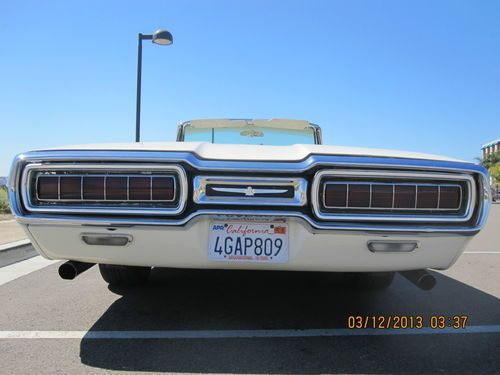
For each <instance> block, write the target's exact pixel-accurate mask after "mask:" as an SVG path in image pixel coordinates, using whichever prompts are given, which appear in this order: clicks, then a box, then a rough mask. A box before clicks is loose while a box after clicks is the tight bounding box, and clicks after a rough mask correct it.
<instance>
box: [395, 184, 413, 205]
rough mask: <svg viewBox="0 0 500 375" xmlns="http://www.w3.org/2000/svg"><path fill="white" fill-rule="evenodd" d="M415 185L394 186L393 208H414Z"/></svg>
mask: <svg viewBox="0 0 500 375" xmlns="http://www.w3.org/2000/svg"><path fill="white" fill-rule="evenodd" d="M416 190H417V187H416V186H415V185H396V186H395V187H394V208H415V199H416V193H417V192H416Z"/></svg>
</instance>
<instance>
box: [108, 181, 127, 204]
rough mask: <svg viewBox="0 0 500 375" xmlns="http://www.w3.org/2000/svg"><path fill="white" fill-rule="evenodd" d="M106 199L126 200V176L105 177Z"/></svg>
mask: <svg viewBox="0 0 500 375" xmlns="http://www.w3.org/2000/svg"><path fill="white" fill-rule="evenodd" d="M106 199H107V200H122V201H125V200H127V177H106Z"/></svg>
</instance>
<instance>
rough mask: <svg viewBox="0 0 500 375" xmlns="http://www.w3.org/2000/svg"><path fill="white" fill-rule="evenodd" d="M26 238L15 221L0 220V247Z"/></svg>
mask: <svg viewBox="0 0 500 375" xmlns="http://www.w3.org/2000/svg"><path fill="white" fill-rule="evenodd" d="M26 238H27V237H26V233H24V231H23V230H22V228H21V227H20V226H19V224H17V223H16V221H15V220H12V219H11V220H0V245H3V244H6V243H9V242H14V241H19V240H24V239H26Z"/></svg>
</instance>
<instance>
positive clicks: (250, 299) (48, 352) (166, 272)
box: [0, 205, 500, 374]
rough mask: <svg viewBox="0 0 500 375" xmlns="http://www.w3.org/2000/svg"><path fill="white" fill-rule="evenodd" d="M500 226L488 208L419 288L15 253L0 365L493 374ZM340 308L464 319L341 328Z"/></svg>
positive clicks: (345, 314)
mask: <svg viewBox="0 0 500 375" xmlns="http://www.w3.org/2000/svg"><path fill="white" fill-rule="evenodd" d="M499 228H500V205H494V206H493V209H492V213H491V216H490V218H489V221H488V224H487V227H486V228H485V230H484V231H483V232H482V233H481V234H480V235H479V236H477V237H476V238H475V239H474V240H473V241H472V242H471V244H470V246H469V248H468V249H467V251H466V253H465V254H463V255H462V256H461V257H460V259H459V260H458V262H457V263H456V264H455V265H454V266H453V267H452V268H451V269H449V270H447V271H444V272H436V271H433V272H432V273H433V274H434V276H435V277H436V278H437V280H438V282H437V286H436V287H435V288H434V289H433V290H432V291H430V292H425V291H422V290H419V289H417V288H416V287H415V286H413V285H412V284H410V283H409V282H408V281H406V280H405V279H404V278H402V277H401V276H399V275H397V276H396V278H395V281H394V283H393V285H392V286H391V287H390V288H389V289H387V290H386V291H378V292H370V291H360V290H357V289H354V288H352V287H351V286H350V285H349V284H348V283H346V282H345V281H344V280H343V279H342V278H341V277H340V276H339V275H335V274H327V273H302V272H288V273H287V272H241V271H208V270H172V269H154V270H153V272H152V277H151V280H150V282H149V283H148V284H147V285H144V286H139V287H134V288H108V287H107V285H106V284H105V283H104V282H103V281H102V279H101V278H100V275H99V272H98V269H97V267H93V268H91V269H90V270H89V271H87V272H85V273H83V274H82V275H80V276H79V277H77V278H76V279H75V280H73V281H64V280H61V279H60V278H59V277H58V275H57V267H58V263H52V264H50V265H48V266H46V267H44V268H41V269H39V270H36V271H34V272H30V271H29V269H28V268H29V266H30V265H32V264H34V263H35V262H38V260H37V258H39V257H35V258H32V259H29V260H26V261H21V262H20V263H16V264H13V265H10V266H6V267H3V268H0V274H1V272H2V270H10V271H9V272H15V270H16V269H19V268H21V267H24V270H25V271H24V274H23V276H20V277H18V278H16V279H15V280H12V281H10V282H6V283H4V284H3V285H1V283H0V337H3V338H0V373H1V374H17V373H41V374H52V373H62V374H68V373H71V374H80V373H82V374H83V373H91V374H100V373H110V372H115V371H120V373H123V372H125V373H128V372H174V373H224V374H225V373H237V374H241V373H258V374H264V373H278V374H320V373H356V374H358V373H380V374H386V373H453V374H462V373H469V374H483V373H491V374H493V373H500V301H499V298H500V282H499V280H500V279H499V276H498V275H499V274H500V234H499V233H498V231H499ZM0 258H1V255H0ZM47 264H49V263H47ZM16 267H17V268H16ZM36 267H38V266H36ZM36 267H35V268H36ZM26 270H28V271H26ZM350 315H356V316H385V317H388V316H395V315H398V316H408V317H410V316H422V317H423V319H424V321H425V322H426V324H425V325H426V326H429V324H430V319H431V318H432V316H446V317H452V316H467V319H468V321H467V326H468V327H469V328H468V329H465V330H464V329H453V328H451V329H450V328H449V327H447V328H444V329H430V328H429V327H427V329H424V330H419V329H406V330H397V329H389V330H384V329H379V330H366V329H361V330H350V329H348V318H349V316H350ZM6 337H15V338H6Z"/></svg>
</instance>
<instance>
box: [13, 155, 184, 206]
mask: <svg viewBox="0 0 500 375" xmlns="http://www.w3.org/2000/svg"><path fill="white" fill-rule="evenodd" d="M37 171H55V172H57V171H86V172H92V171H100V172H102V171H118V172H121V173H126V172H132V174H133V172H136V173H137V172H144V171H147V172H149V171H151V172H153V173H154V172H160V171H161V172H171V173H175V174H176V175H177V176H178V180H179V189H177V186H174V189H175V190H174V191H175V195H176V196H175V197H174V200H175V199H176V198H177V194H178V195H179V202H178V204H177V205H176V206H175V207H161V208H156V207H151V208H144V207H141V208H134V207H120V206H110V205H108V206H106V205H105V202H106V201H101V200H99V201H96V202H99V203H102V205H101V206H92V207H82V206H76V205H74V206H71V205H64V206H63V205H59V206H50V207H47V206H37V205H35V204H34V203H33V201H32V200H31V196H30V194H29V192H30V191H31V189H32V184H33V182H35V183H37V182H38V179H36V180H35V179H34V178H33V177H32V174H33V173H36V172H37ZM90 175H92V174H90ZM56 176H58V177H59V181H60V176H59V175H56ZM77 176H79V175H77ZM98 176H103V174H100V175H98ZM140 176H141V177H144V176H145V175H140ZM146 176H147V175H146ZM34 180H35V181H34ZM175 180H176V179H174V183H175ZM105 181H106V179H105ZM58 189H60V183H59V187H58ZM177 190H179V192H177ZM187 191H188V190H187V177H186V172H185V171H184V168H182V167H180V166H177V165H167V166H165V165H158V164H156V165H155V164H43V163H33V164H28V165H26V167H25V168H24V171H23V174H22V176H21V189H20V193H21V197H22V200H23V203H24V206H25V207H26V209H27V210H28V211H30V212H47V213H59V214H71V213H74V214H119V215H122V214H156V215H178V214H180V213H181V212H183V211H184V208H185V206H186V200H187ZM58 198H59V199H58V200H56V201H55V202H57V201H61V202H64V201H67V202H69V203H70V202H75V201H78V202H82V203H85V202H86V201H90V200H83V201H81V200H72V199H61V197H60V193H59V197H58ZM111 201H114V200H108V202H111ZM118 202H119V201H118ZM129 202H130V203H134V202H136V201H129ZM138 202H139V201H138ZM140 202H143V201H140ZM155 202H158V201H151V203H155ZM124 203H125V204H126V203H127V202H124Z"/></svg>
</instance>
